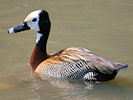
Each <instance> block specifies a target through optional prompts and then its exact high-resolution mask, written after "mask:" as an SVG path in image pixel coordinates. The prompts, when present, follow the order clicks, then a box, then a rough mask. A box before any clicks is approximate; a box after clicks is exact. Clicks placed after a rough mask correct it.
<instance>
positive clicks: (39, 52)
mask: <svg viewBox="0 0 133 100" xmlns="http://www.w3.org/2000/svg"><path fill="white" fill-rule="evenodd" d="M44 34H45V33H43V34H42V33H40V32H38V33H37V39H36V45H35V47H34V50H33V52H32V56H31V59H30V64H31V67H32V68H33V70H35V69H36V68H37V66H38V65H39V64H40V63H41V62H42V61H44V60H45V59H47V58H48V54H47V51H46V45H47V40H48V34H47V35H45V36H44Z"/></svg>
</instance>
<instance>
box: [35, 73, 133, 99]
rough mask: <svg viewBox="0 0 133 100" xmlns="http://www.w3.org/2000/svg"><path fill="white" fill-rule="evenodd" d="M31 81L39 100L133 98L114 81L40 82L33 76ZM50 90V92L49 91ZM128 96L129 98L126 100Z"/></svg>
mask: <svg viewBox="0 0 133 100" xmlns="http://www.w3.org/2000/svg"><path fill="white" fill-rule="evenodd" d="M33 80H34V83H35V88H34V93H35V94H36V96H37V97H38V98H39V100H44V98H50V99H54V98H56V99H57V98H60V99H61V98H63V100H88V99H89V100H107V99H108V100H126V99H127V100H128V99H131V97H133V96H132V95H131V93H130V89H127V88H125V87H124V85H118V84H117V81H115V80H113V81H110V82H101V83H99V82H96V83H94V82H85V81H80V80H68V79H56V78H50V79H49V78H47V79H46V80H41V79H38V76H36V75H33ZM124 80H125V79H124ZM124 80H123V81H124ZM125 81H126V80H125ZM125 85H127V84H125ZM48 88H49V89H48ZM131 88H133V87H131ZM47 89H48V90H47ZM51 89H52V91H50V90H51ZM129 95H130V98H128V97H129ZM108 97H109V98H108ZM61 100H62V99H61Z"/></svg>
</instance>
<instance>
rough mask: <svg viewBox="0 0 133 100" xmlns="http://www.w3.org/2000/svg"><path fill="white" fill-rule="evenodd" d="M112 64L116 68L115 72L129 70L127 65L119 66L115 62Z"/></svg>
mask: <svg viewBox="0 0 133 100" xmlns="http://www.w3.org/2000/svg"><path fill="white" fill-rule="evenodd" d="M113 64H114V66H115V67H116V71H117V72H120V71H123V70H126V69H128V68H129V66H128V64H121V63H116V62H113Z"/></svg>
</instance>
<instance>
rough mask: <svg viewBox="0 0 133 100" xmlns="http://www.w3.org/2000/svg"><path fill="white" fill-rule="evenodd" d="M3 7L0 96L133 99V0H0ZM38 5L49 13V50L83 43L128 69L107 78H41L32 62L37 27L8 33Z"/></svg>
mask: <svg viewBox="0 0 133 100" xmlns="http://www.w3.org/2000/svg"><path fill="white" fill-rule="evenodd" d="M0 9H1V11H0V22H1V25H0V35H1V36H0V100H53V99H54V100H133V95H132V93H133V78H132V76H133V67H132V66H133V61H132V60H133V55H132V54H133V45H132V43H133V1H132V0H66V1H63V0H53V1H52V0H51V1H50V0H36V1H33V0H21V1H20V0H10V1H9V0H0ZM37 9H45V10H47V11H48V12H49V14H50V19H51V22H52V28H51V34H50V37H49V41H48V52H56V51H58V50H61V49H63V48H66V47H71V46H78V47H84V48H87V49H89V50H92V51H94V52H96V53H97V54H99V55H100V56H103V57H105V58H107V59H110V60H113V61H119V62H123V63H127V64H129V65H130V68H129V70H126V71H123V72H120V73H119V74H118V75H117V77H116V79H115V80H112V81H108V82H102V83H84V82H80V81H68V80H55V79H52V80H50V81H43V80H41V79H40V78H39V77H37V76H36V75H34V73H32V72H31V68H30V65H29V60H30V55H31V52H32V49H33V47H34V44H35V39H36V34H35V32H34V31H25V32H21V33H18V34H12V35H9V34H7V29H8V28H10V27H13V26H15V25H18V24H20V23H21V22H22V21H23V19H24V18H25V17H26V16H27V14H28V13H30V12H31V11H34V10H37Z"/></svg>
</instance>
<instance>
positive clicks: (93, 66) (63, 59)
mask: <svg viewBox="0 0 133 100" xmlns="http://www.w3.org/2000/svg"><path fill="white" fill-rule="evenodd" d="M50 27H51V23H50V20H49V15H48V13H47V12H46V11H44V10H37V11H34V12H32V13H30V14H29V15H28V16H27V17H26V19H25V20H24V22H23V23H22V24H21V25H19V26H17V27H13V28H11V29H9V30H8V33H16V32H20V31H24V30H29V29H31V30H36V31H37V40H36V45H35V48H34V50H33V53H32V56H31V61H30V63H31V66H32V68H33V70H34V71H35V72H36V73H38V74H39V75H40V76H41V77H42V78H45V77H46V76H48V77H56V78H69V79H83V80H89V81H107V80H111V79H113V78H114V77H115V76H116V74H117V72H118V71H120V70H121V69H124V68H127V67H128V66H127V65H126V64H121V63H115V62H111V61H109V60H106V59H104V58H102V57H100V56H98V55H96V54H95V53H93V52H91V51H89V50H87V49H84V48H77V47H72V48H67V49H63V50H61V51H59V52H57V53H55V54H53V55H48V54H47V52H46V44H47V39H48V36H49V32H50Z"/></svg>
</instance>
